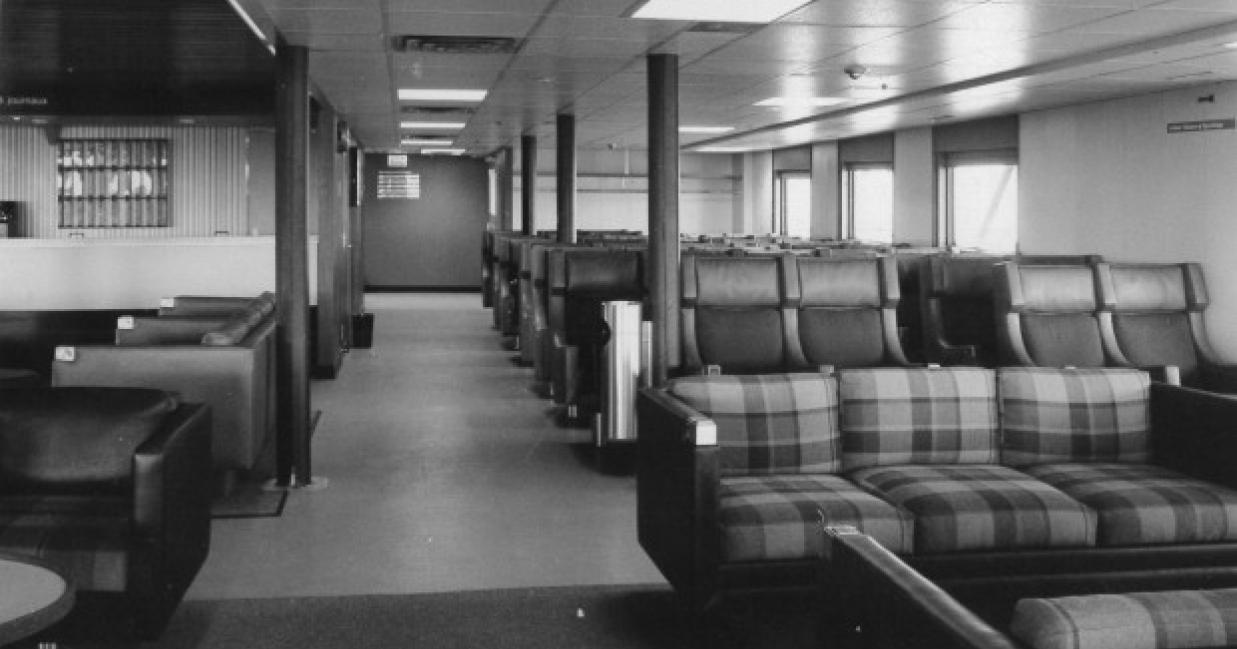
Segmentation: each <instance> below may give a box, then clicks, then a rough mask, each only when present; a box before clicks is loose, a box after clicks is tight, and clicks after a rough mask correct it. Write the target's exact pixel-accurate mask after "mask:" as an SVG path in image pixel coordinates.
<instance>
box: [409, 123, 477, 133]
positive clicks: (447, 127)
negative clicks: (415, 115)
mask: <svg viewBox="0 0 1237 649" xmlns="http://www.w3.org/2000/svg"><path fill="white" fill-rule="evenodd" d="M399 127H400V128H407V129H418V130H425V131H429V130H434V131H456V130H459V129H462V128H464V122H400V123H399Z"/></svg>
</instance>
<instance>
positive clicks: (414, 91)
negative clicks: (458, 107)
mask: <svg viewBox="0 0 1237 649" xmlns="http://www.w3.org/2000/svg"><path fill="white" fill-rule="evenodd" d="M485 93H486V91H484V90H458V89H447V88H400V89H399V98H400V100H401V101H481V100H483V99H485Z"/></svg>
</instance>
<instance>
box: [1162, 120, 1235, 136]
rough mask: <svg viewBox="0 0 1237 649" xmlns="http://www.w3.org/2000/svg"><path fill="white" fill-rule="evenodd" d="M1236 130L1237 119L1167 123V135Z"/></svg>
mask: <svg viewBox="0 0 1237 649" xmlns="http://www.w3.org/2000/svg"><path fill="white" fill-rule="evenodd" d="M1234 128H1237V118H1232V117H1230V118H1228V119H1202V120H1196V121H1193V122H1169V123H1168V132H1169V133H1198V132H1199V131H1231V130H1233V129H1234Z"/></svg>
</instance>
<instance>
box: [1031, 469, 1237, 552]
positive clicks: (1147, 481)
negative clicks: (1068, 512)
mask: <svg viewBox="0 0 1237 649" xmlns="http://www.w3.org/2000/svg"><path fill="white" fill-rule="evenodd" d="M1025 471H1026V472H1027V473H1028V474H1030V475H1032V476H1035V477H1036V478H1039V479H1040V480H1043V481H1044V482H1046V483H1048V484H1050V485H1052V486H1054V487H1056V488H1057V489H1060V490H1061V491H1064V492H1065V493H1067V494H1069V495H1070V496H1071V497H1073V498H1075V499H1077V500H1078V501H1079V502H1082V503H1085V504H1086V505H1087V506H1088V507H1090V508H1091V509H1093V510H1095V512H1096V513H1097V514H1098V515H1099V536H1098V541H1099V544H1100V545H1107V546H1112V545H1145V544H1153V543H1194V542H1207V541H1232V540H1237V491H1234V490H1232V489H1228V488H1226V487H1222V486H1220V485H1217V484H1213V483H1210V482H1203V481H1201V480H1195V479H1193V478H1190V477H1188V476H1186V475H1183V474H1180V473H1177V472H1175V471H1172V470H1169V469H1165V468H1162V467H1157V466H1152V465H1147V464H1115V463H1109V464H1046V465H1041V466H1035V467H1029V468H1027V469H1025Z"/></svg>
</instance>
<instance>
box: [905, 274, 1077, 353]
mask: <svg viewBox="0 0 1237 649" xmlns="http://www.w3.org/2000/svg"><path fill="white" fill-rule="evenodd" d="M1006 261H1016V262H1018V265H1019V267H1023V266H1045V265H1049V266H1059V265H1072V266H1079V265H1094V264H1096V263H1098V262H1099V261H1102V257H1100V256H1099V255H1018V256H1017V257H1014V256H1008V255H971V254H966V255H934V256H931V257H929V258H928V259H927V260H925V261H924V263H922V264H921V265H920V266H919V274H920V277H919V290H920V309H921V313H922V316H921V317H922V321H923V325H922V326H923V350H924V360H925V361H927V362H929V363H939V364H941V365H982V366H984V367H995V366H997V365H998V364H1000V362H1001V357H1000V345H999V343H998V336H997V327H998V322H997V320H996V319H995V317H994V306H993V300H994V295H995V293H996V283H995V282H996V275H995V272H996V270H997V269H996V265H997V264H999V263H1002V262H1006ZM905 297H906V296H905V295H903V299H905Z"/></svg>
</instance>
